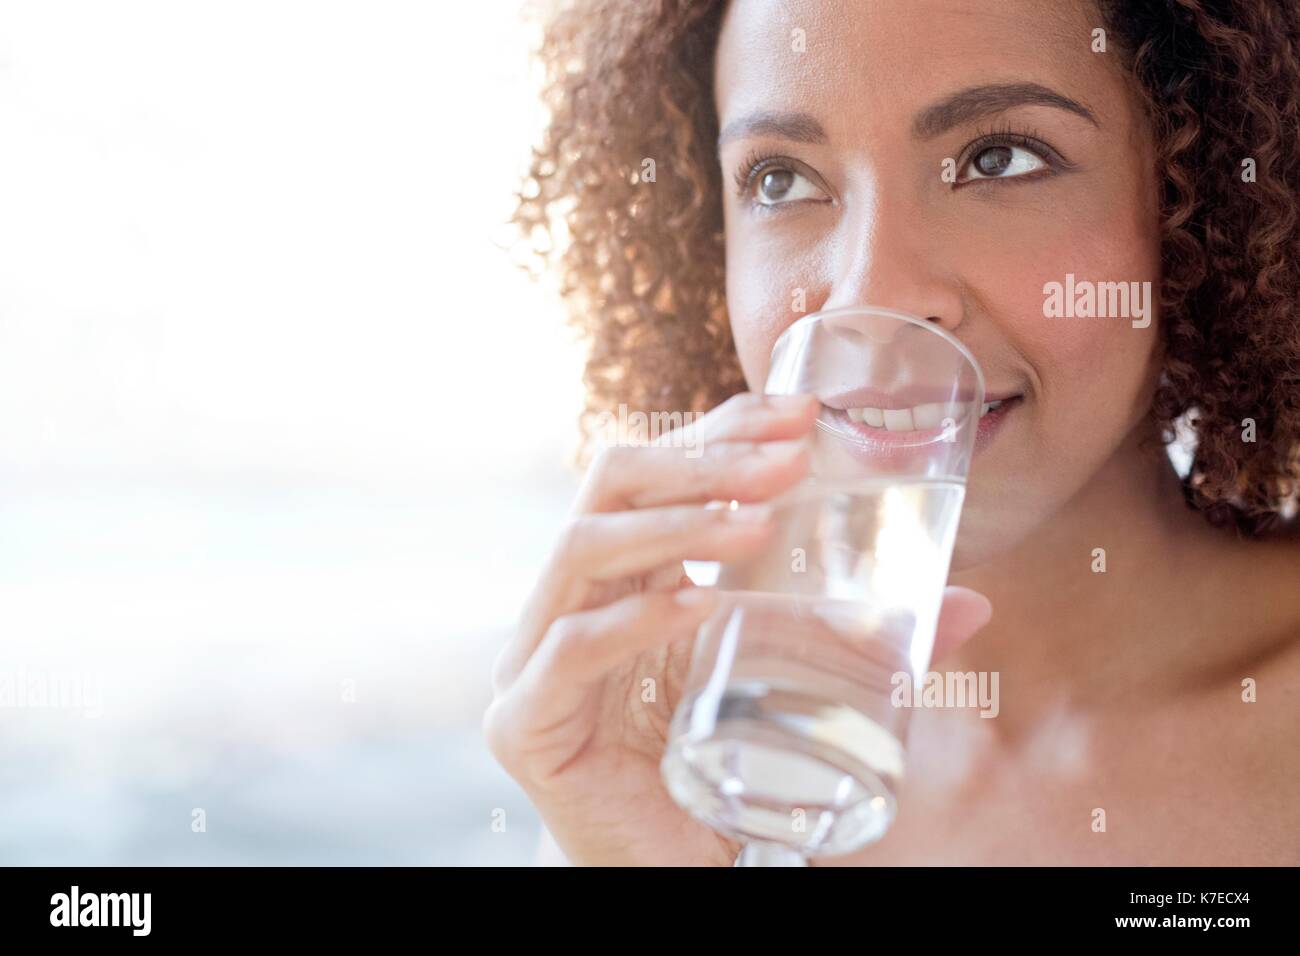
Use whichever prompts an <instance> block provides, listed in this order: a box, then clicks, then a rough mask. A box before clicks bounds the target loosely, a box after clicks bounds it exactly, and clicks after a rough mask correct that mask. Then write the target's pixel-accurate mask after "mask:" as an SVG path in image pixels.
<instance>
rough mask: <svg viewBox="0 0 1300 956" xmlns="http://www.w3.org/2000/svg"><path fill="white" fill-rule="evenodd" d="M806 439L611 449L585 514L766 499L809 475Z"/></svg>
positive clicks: (584, 499)
mask: <svg viewBox="0 0 1300 956" xmlns="http://www.w3.org/2000/svg"><path fill="white" fill-rule="evenodd" d="M811 462H812V450H811V447H810V446H809V443H808V440H807V438H796V439H776V440H772V441H714V442H709V443H707V444H704V445H696V446H692V447H691V448H673V447H668V446H644V447H639V448H612V449H609V450H608V451H607V452H605V453H604V454H603V455H602V457H601V458H600V460H599V461H598V462H597V463H596V464H594V465H593V466H592V469H593V470H592V473H591V476H590V478H589V481H588V483H587V484H586V485H585V486H584V489H583V492H582V494H581V495H580V496H579V499H578V504H577V510H578V511H580V512H589V513H590V512H608V511H630V510H632V509H636V508H655V507H661V506H663V505H673V504H686V503H688V502H700V503H703V502H706V501H740V502H752V501H763V500H765V499H767V498H772V497H774V496H776V495H778V494H780V493H781V492H783V491H786V490H788V489H790V488H792V487H794V486H795V485H796V484H798V482H799V481H800V479H802V478H803V477H804V476H806V475H807V474H808V469H809V465H810V464H811Z"/></svg>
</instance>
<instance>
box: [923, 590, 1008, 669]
mask: <svg viewBox="0 0 1300 956" xmlns="http://www.w3.org/2000/svg"><path fill="white" fill-rule="evenodd" d="M992 617H993V605H992V604H991V603H990V602H989V599H988V598H986V597H985V596H984V595H983V594H980V593H979V592H978V591H972V590H971V589H970V588H959V587H947V588H944V590H943V606H942V607H941V608H940V609H939V626H938V628H937V629H936V630H935V634H934V653H933V655H931V656H932V657H933V658H935V659H938V658H940V657H942V656H943V655H944V654H947V653H948V652H949V651H951V650H952V649H953V648H955V647H958V646H959V645H961V644H964V643H966V641H968V640H970V639H971V638H972V637H974V636H975V634H976V632H977V631H979V629H980V628H982V627H983V626H984V625H985V624H987V623H988V622H989V619H990V618H992Z"/></svg>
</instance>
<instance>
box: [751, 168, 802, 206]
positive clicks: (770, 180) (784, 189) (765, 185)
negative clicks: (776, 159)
mask: <svg viewBox="0 0 1300 956" xmlns="http://www.w3.org/2000/svg"><path fill="white" fill-rule="evenodd" d="M793 185H794V173H793V172H791V171H790V170H788V169H774V170H772V171H771V172H767V173H764V174H763V178H762V180H761V181H760V182H759V184H758V195H759V198H760V199H761V200H763V201H765V202H780V201H781V200H782V199H784V198H785V196H786V193H788V192H789V191H790V187H791V186H793Z"/></svg>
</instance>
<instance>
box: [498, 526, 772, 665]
mask: <svg viewBox="0 0 1300 956" xmlns="http://www.w3.org/2000/svg"><path fill="white" fill-rule="evenodd" d="M772 529H773V522H772V517H771V512H770V510H769V509H768V508H766V507H765V506H762V505H743V506H741V507H739V508H737V509H735V510H731V509H725V508H719V509H712V510H710V509H705V508H701V507H697V506H691V505H680V506H675V507H670V508H646V509H643V510H641V511H622V512H618V513H615V514H597V515H583V516H581V517H579V518H577V519H576V520H575V521H573V522H572V523H571V524H570V526H569V529H568V531H567V532H566V533H565V535H564V536H563V538H562V539H561V542H560V545H559V547H557V549H556V551H555V553H554V554H552V556H551V558H550V560H549V562H548V565H547V570H546V571H545V572H544V573H543V574H542V580H541V583H540V584H539V585H538V587H537V589H536V590H535V591H534V592H533V594H532V596H531V597H530V598H529V601H528V604H527V605H526V607H525V609H524V613H523V615H522V618H521V621H520V626H519V628H518V630H517V632H516V635H515V637H514V639H513V640H512V641H511V642H510V644H508V645H507V648H506V650H505V651H504V652H503V657H502V659H501V660H500V662H499V664H498V667H499V670H498V674H499V679H500V680H502V681H503V682H505V683H508V682H509V681H510V679H511V678H512V676H513V675H514V674H517V673H518V672H519V671H521V670H522V669H523V667H524V664H525V662H526V661H527V660H528V658H529V657H530V656H531V655H532V653H533V651H534V650H535V648H536V647H537V645H538V642H539V641H541V639H542V634H543V633H544V632H545V631H546V629H547V627H549V626H550V622H551V621H554V620H555V619H556V618H558V617H561V616H562V615H565V614H570V613H573V612H574V611H580V610H584V609H585V607H586V603H587V601H588V600H589V598H590V595H591V594H592V592H593V591H594V590H595V589H596V588H597V587H599V586H600V585H601V584H603V583H605V582H608V581H614V580H618V579H621V578H627V577H633V576H641V575H646V574H650V573H652V572H654V571H656V570H658V569H660V568H662V567H664V566H666V565H673V566H675V567H678V568H680V566H681V562H682V561H732V560H737V559H740V558H743V557H747V556H748V555H750V554H752V553H753V552H754V551H755V550H756V549H758V548H759V547H761V546H762V545H763V544H764V543H766V541H767V540H768V537H769V536H770V535H771V533H772Z"/></svg>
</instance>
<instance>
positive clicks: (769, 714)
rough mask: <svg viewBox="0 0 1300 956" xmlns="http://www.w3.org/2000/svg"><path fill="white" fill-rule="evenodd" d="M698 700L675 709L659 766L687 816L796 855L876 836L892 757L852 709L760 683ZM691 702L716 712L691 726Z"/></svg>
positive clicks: (888, 744) (887, 813)
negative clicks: (774, 845)
mask: <svg viewBox="0 0 1300 956" xmlns="http://www.w3.org/2000/svg"><path fill="white" fill-rule="evenodd" d="M706 698H707V692H705V693H701V694H700V695H699V696H697V697H696V698H695V699H694V700H692V701H691V702H689V703H687V704H685V705H683V707H682V708H681V710H680V711H679V713H678V715H677V717H676V719H675V722H674V728H673V729H674V735H673V737H672V738H671V740H670V742H669V746H668V750H667V751H666V753H665V754H664V759H663V763H662V767H661V769H662V772H663V776H664V780H665V783H666V784H667V786H668V791H669V793H670V794H671V795H672V797H673V799H674V800H676V801H677V802H678V803H679V804H680V805H681V806H683V807H684V808H686V809H687V810H688V811H689V812H690V813H691V814H692V815H693V816H695V817H697V818H698V819H700V820H703V821H704V822H705V823H707V824H709V825H710V826H711V827H713V828H714V829H715V830H718V831H719V832H721V833H723V834H726V835H727V836H729V837H731V838H732V839H737V840H741V841H746V842H748V841H757V842H761V843H773V844H779V845H780V846H783V847H788V848H790V849H791V850H795V851H797V852H798V853H800V854H803V855H805V856H816V855H825V856H834V855H839V854H843V853H850V852H852V851H853V850H857V849H859V848H861V847H864V846H867V845H868V844H870V843H873V842H875V841H876V840H878V839H880V838H881V837H882V836H884V834H885V832H886V831H887V830H888V829H889V826H890V824H892V823H893V820H894V813H895V809H896V803H895V796H894V792H895V788H894V779H895V776H896V773H897V770H899V769H901V757H902V747H901V746H900V745H899V743H898V741H897V739H896V738H895V737H894V736H893V735H892V734H891V733H889V732H888V731H887V730H885V729H884V728H882V727H881V726H880V725H879V724H877V723H875V722H874V721H872V720H870V719H869V718H867V717H865V716H863V715H862V714H861V713H859V712H858V711H856V710H852V709H851V708H848V707H845V706H843V705H840V704H835V703H831V702H828V701H825V700H823V699H819V698H817V697H814V696H812V695H810V694H807V693H804V692H800V691H799V690H798V689H795V688H790V687H780V686H776V685H773V684H772V683H769V682H764V681H748V682H744V683H739V684H732V685H730V686H728V687H727V688H726V690H725V691H724V693H723V695H722V698H721V700H719V701H717V702H716V703H715V702H710V701H708V700H707V699H706ZM697 707H698V708H699V711H700V714H699V716H700V718H704V717H706V716H707V715H709V714H713V715H715V716H716V719H715V720H712V721H706V720H704V719H701V720H699V723H700V724H701V725H702V726H701V727H697V728H692V726H691V724H692V717H693V715H694V714H695V711H696V708H697ZM693 730H694V732H692V731H693Z"/></svg>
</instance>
